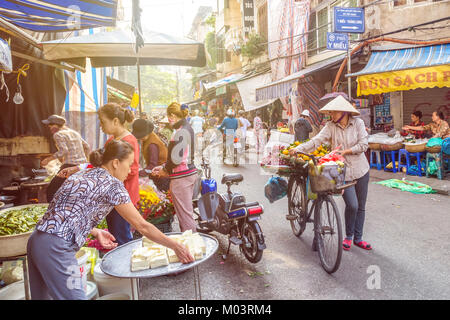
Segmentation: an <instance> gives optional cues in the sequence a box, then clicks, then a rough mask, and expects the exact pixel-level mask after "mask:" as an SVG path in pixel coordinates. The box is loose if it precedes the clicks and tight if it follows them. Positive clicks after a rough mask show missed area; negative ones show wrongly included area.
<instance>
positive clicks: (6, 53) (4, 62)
mask: <svg viewBox="0 0 450 320" xmlns="http://www.w3.org/2000/svg"><path fill="white" fill-rule="evenodd" d="M0 69H1V70H2V71H3V72H6V73H10V72H12V71H13V66H12V58H11V49H10V48H9V44H8V42H6V41H5V40H3V39H2V38H0Z"/></svg>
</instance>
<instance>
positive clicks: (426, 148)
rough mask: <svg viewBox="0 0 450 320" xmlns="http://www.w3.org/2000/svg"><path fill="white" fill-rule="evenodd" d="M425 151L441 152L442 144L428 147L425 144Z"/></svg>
mask: <svg viewBox="0 0 450 320" xmlns="http://www.w3.org/2000/svg"><path fill="white" fill-rule="evenodd" d="M425 151H426V152H429V153H439V152H441V147H440V146H435V147H426V146H425Z"/></svg>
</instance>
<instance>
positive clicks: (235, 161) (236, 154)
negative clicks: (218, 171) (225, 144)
mask: <svg viewBox="0 0 450 320" xmlns="http://www.w3.org/2000/svg"><path fill="white" fill-rule="evenodd" d="M233 166H235V167H237V166H239V155H238V150H237V148H234V155H233Z"/></svg>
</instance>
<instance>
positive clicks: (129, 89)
mask: <svg viewBox="0 0 450 320" xmlns="http://www.w3.org/2000/svg"><path fill="white" fill-rule="evenodd" d="M106 83H107V84H108V86H111V87H113V88H114V89H116V90H117V91H121V92H123V93H124V94H125V95H126V96H127V98H128V99H131V97H133V94H134V92H135V91H136V88H135V87H134V86H133V85H131V84H128V83H126V82H123V81H121V80H118V79H114V78H112V77H110V76H107V77H106Z"/></svg>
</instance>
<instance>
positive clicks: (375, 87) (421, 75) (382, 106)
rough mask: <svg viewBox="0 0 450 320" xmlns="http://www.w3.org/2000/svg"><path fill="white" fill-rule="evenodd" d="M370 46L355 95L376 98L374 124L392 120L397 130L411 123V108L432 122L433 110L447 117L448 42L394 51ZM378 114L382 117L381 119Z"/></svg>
mask: <svg viewBox="0 0 450 320" xmlns="http://www.w3.org/2000/svg"><path fill="white" fill-rule="evenodd" d="M382 49H383V47H376V48H373V49H372V50H373V52H372V55H371V57H370V60H369V62H368V63H367V65H366V66H365V68H364V69H363V70H361V71H359V72H356V73H353V74H351V75H347V76H352V77H357V84H358V89H357V95H358V97H368V98H369V99H370V100H371V101H374V100H377V101H378V102H379V103H376V104H377V105H379V107H378V108H377V110H375V115H374V116H375V118H374V120H375V125H376V124H377V123H378V124H382V123H383V124H384V123H388V122H390V121H391V122H392V127H394V128H395V129H397V130H399V129H401V127H402V126H403V125H406V124H409V123H410V122H411V120H410V116H411V113H412V112H414V111H421V112H422V114H423V118H422V120H423V121H424V122H425V123H430V122H431V114H432V113H433V111H442V112H443V113H444V116H445V117H446V119H448V117H449V116H450V104H449V99H450V94H449V91H450V89H449V87H450V64H449V63H450V44H442V45H435V46H423V47H409V48H402V49H395V50H382ZM380 116H381V118H380Z"/></svg>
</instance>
